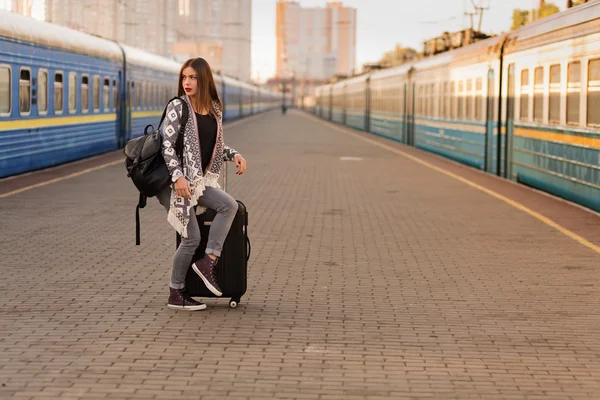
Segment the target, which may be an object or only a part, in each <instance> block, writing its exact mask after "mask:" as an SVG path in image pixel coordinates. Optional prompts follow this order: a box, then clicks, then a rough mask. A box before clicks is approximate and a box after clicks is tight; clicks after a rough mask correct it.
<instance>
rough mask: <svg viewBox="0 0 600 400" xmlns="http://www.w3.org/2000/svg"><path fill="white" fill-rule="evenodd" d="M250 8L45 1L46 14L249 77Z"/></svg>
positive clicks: (217, 1) (219, 1)
mask: <svg viewBox="0 0 600 400" xmlns="http://www.w3.org/2000/svg"><path fill="white" fill-rule="evenodd" d="M13 1H16V0H13ZM27 1H28V0H20V2H25V3H26V2H27ZM29 2H31V0H29ZM251 9H252V0H177V1H175V0H113V1H107V0H45V17H46V18H45V19H46V21H48V22H52V23H55V24H59V25H64V26H68V27H70V28H72V29H77V30H81V31H84V32H88V33H91V34H94V35H98V36H102V37H105V38H108V39H112V40H117V41H119V42H121V43H125V44H127V45H129V46H132V47H137V48H140V49H143V50H145V51H148V52H150V53H154V54H158V55H161V56H164V57H169V58H174V59H176V60H178V61H185V60H186V59H188V58H190V57H203V58H205V59H206V60H207V61H208V63H209V64H210V65H211V67H212V69H213V70H214V71H221V72H223V73H225V74H227V75H230V76H234V77H237V78H239V79H242V80H249V79H250V74H251V71H250V67H251V55H250V51H251V39H250V37H251V18H252V13H251ZM13 10H14V6H13Z"/></svg>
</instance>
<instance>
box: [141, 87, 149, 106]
mask: <svg viewBox="0 0 600 400" xmlns="http://www.w3.org/2000/svg"><path fill="white" fill-rule="evenodd" d="M148 104H149V102H148V82H144V83H143V84H142V108H143V109H146V108H147V107H148Z"/></svg>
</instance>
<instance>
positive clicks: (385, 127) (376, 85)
mask: <svg viewBox="0 0 600 400" xmlns="http://www.w3.org/2000/svg"><path fill="white" fill-rule="evenodd" d="M598 21H600V2H598V1H595V2H593V3H588V4H584V5H581V6H578V7H575V8H572V9H569V10H567V11H565V12H562V13H559V14H556V15H554V16H551V17H548V18H544V19H542V20H539V21H537V22H536V23H532V24H530V25H527V26H525V27H522V28H520V29H518V30H515V31H513V32H511V33H508V34H503V35H499V36H495V37H492V38H489V39H486V40H482V41H479V42H476V43H474V44H471V45H468V46H465V47H462V48H457V49H454V50H451V51H447V52H445V53H441V54H438V55H436V56H433V57H430V58H426V59H423V60H419V61H416V62H412V63H407V64H405V65H401V66H398V67H394V68H389V69H386V70H381V71H376V72H371V73H368V74H365V75H361V76H358V77H353V78H350V79H347V80H343V81H339V82H336V83H333V84H328V85H323V86H321V87H319V88H318V89H317V93H316V105H315V108H314V112H315V113H316V114H317V115H318V116H320V117H321V118H324V119H329V120H331V121H335V122H338V123H340V124H344V125H347V126H350V127H353V128H356V129H360V130H365V131H367V132H371V133H373V134H376V135H380V136H384V137H386V138H390V139H392V140H396V141H399V142H402V143H405V144H407V145H410V146H416V147H418V148H421V149H423V150H427V151H431V152H434V153H436V154H439V155H442V156H444V157H448V158H451V159H454V160H456V161H459V162H462V163H465V164H467V165H470V166H473V167H475V168H479V169H482V170H484V171H487V172H489V173H491V174H496V175H498V176H502V177H504V178H507V179H512V180H515V181H518V182H520V183H523V184H525V185H529V186H532V187H536V188H538V189H541V190H543V191H546V192H549V193H552V194H554V195H557V196H560V197H563V198H566V199H568V200H571V201H573V202H576V203H579V204H582V205H584V206H587V207H589V208H591V209H593V210H596V211H600V35H599V34H600V24H598Z"/></svg>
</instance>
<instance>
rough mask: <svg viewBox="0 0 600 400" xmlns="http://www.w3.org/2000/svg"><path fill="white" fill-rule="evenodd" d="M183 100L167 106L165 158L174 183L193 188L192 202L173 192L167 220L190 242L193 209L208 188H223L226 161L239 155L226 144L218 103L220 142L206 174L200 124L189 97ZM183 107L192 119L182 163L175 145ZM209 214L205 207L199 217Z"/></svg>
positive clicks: (217, 142) (186, 130) (215, 103)
mask: <svg viewBox="0 0 600 400" xmlns="http://www.w3.org/2000/svg"><path fill="white" fill-rule="evenodd" d="M180 99H181V100H173V101H172V102H171V103H169V105H168V106H167V115H166V118H165V120H164V123H163V126H162V136H163V147H162V154H163V157H164V159H165V162H166V164H167V167H168V169H169V173H170V174H171V180H172V181H173V182H175V181H177V179H179V178H180V177H182V176H184V177H185V178H186V180H187V181H188V183H189V184H190V189H191V192H192V198H191V199H186V198H184V197H181V196H177V194H176V193H175V190H172V191H171V206H170V207H169V213H168V216H167V220H168V221H169V223H170V224H171V225H172V226H173V228H175V230H176V231H177V232H178V233H179V234H180V235H181V236H182V237H184V238H187V237H188V235H187V227H188V224H189V220H190V217H191V214H192V210H193V207H194V206H197V205H198V198H199V197H200V196H202V193H203V192H204V189H205V188H207V187H214V188H220V187H221V186H220V185H219V176H220V174H221V170H222V168H223V163H224V162H225V161H233V159H234V158H235V156H236V155H238V154H239V153H238V152H237V151H235V150H234V149H232V148H230V147H227V146H225V143H224V140H223V115H222V112H221V109H220V107H219V103H217V102H214V103H213V105H214V106H215V110H216V111H217V112H216V115H215V119H216V120H217V139H216V142H215V147H214V149H213V152H212V158H211V160H210V162H209V164H208V167H207V170H206V171H202V159H201V152H200V140H199V138H198V123H197V121H196V118H195V114H194V109H193V108H192V104H191V102H190V99H189V97H188V96H187V95H184V96H181V97H180ZM183 107H187V108H188V115H189V118H188V120H187V123H186V124H185V128H184V135H183V160H180V159H179V157H178V156H177V154H176V151H175V143H176V141H177V138H178V137H179V131H180V129H179V127H180V120H181V117H182V111H183ZM182 161H183V166H182ZM205 210H206V208H204V207H200V206H197V207H196V213H197V214H201V213H203V212H204V211H205Z"/></svg>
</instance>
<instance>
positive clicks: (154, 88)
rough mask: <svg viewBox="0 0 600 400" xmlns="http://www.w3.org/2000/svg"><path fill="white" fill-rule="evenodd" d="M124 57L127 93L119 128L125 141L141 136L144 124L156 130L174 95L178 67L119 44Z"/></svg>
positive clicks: (175, 93)
mask: <svg viewBox="0 0 600 400" xmlns="http://www.w3.org/2000/svg"><path fill="white" fill-rule="evenodd" d="M120 46H121V47H122V49H123V53H124V55H125V72H126V76H127V89H128V90H127V92H126V98H125V107H124V108H123V112H124V118H123V124H124V126H123V127H122V129H124V131H125V132H126V137H125V141H127V140H129V139H132V138H135V137H138V136H141V135H143V133H144V128H145V127H146V126H148V125H153V126H154V127H155V128H156V127H157V125H158V123H159V121H160V116H161V115H162V113H163V110H164V108H165V104H166V103H167V101H168V100H169V99H170V98H172V97H175V96H177V83H178V80H179V70H180V69H181V64H180V63H178V62H176V61H173V60H169V59H165V58H163V57H159V56H156V55H154V54H151V53H148V52H145V51H142V50H139V49H136V48H133V47H129V46H126V45H124V44H121V45H120Z"/></svg>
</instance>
